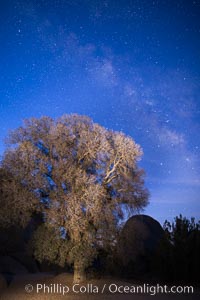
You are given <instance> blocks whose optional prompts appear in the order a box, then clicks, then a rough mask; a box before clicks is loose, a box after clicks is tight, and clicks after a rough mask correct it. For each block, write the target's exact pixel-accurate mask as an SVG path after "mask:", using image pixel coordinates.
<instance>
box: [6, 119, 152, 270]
mask: <svg viewBox="0 0 200 300" xmlns="http://www.w3.org/2000/svg"><path fill="white" fill-rule="evenodd" d="M8 144H9V147H8V149H7V151H6V153H5V156H4V160H3V167H4V168H5V169H7V170H9V172H11V173H12V175H13V176H14V177H16V178H17V179H18V180H19V181H20V182H21V183H23V186H24V187H26V189H27V190H28V191H32V194H33V195H34V196H35V197H37V198H38V199H40V205H41V210H42V211H43V213H44V219H45V222H46V224H49V225H50V226H51V227H54V228H56V229H59V228H63V229H64V230H65V232H66V240H68V241H70V245H71V248H70V250H69V257H68V259H69V260H70V261H71V262H74V261H77V260H78V261H79V262H80V263H81V264H83V265H84V266H87V265H88V263H90V262H91V260H92V259H93V257H94V255H95V253H96V248H97V247H96V246H97V244H98V245H101V246H105V245H106V244H109V243H111V242H113V240H114V239H115V233H116V228H117V224H118V223H119V220H120V219H121V220H123V218H124V217H125V216H126V217H127V213H129V214H132V213H133V212H135V211H136V210H140V209H142V208H143V207H144V206H145V205H146V204H147V199H148V192H147V191H146V189H145V188H144V183H143V171H142V170H140V169H138V167H137V161H138V159H139V158H140V156H141V155H142V151H141V148H140V147H139V146H138V145H137V144H135V142H134V141H133V140H132V138H130V137H127V136H125V135H124V134H123V133H121V132H113V131H109V130H106V129H105V128H103V127H101V126H100V125H98V124H95V123H93V122H92V120H91V119H90V118H88V117H85V116H78V115H65V116H63V117H61V118H59V119H57V120H56V121H54V120H52V119H51V118H48V117H42V118H40V119H29V120H26V121H25V124H24V126H23V127H20V128H19V129H17V130H15V131H14V132H13V133H11V134H10V137H9V141H8Z"/></svg>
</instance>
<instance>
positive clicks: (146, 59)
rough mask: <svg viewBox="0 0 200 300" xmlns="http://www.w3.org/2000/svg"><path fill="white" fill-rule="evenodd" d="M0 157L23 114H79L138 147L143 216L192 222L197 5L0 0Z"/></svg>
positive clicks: (197, 160) (199, 105) (197, 189)
mask: <svg viewBox="0 0 200 300" xmlns="http://www.w3.org/2000/svg"><path fill="white" fill-rule="evenodd" d="M0 45H1V46H0V66H1V72H0V128H1V130H0V155H2V154H3V151H4V149H5V144H4V139H5V137H6V136H7V135H8V132H9V130H10V129H14V128H17V127H18V126H20V125H21V124H22V120H23V119H25V118H29V117H40V116H42V115H48V116H51V117H59V116H61V115H63V114H68V113H78V114H84V115H88V116H90V117H91V118H92V119H93V120H94V121H95V122H98V123H99V124H101V125H103V126H105V127H106V128H108V129H113V130H117V131H123V132H124V133H125V134H127V135H130V136H131V137H132V138H133V139H134V140H135V141H136V142H137V143H138V144H140V145H141V147H142V148H143V151H144V155H143V158H142V160H141V162H140V166H141V167H142V168H144V169H145V171H146V186H147V187H148V189H149V191H150V194H151V197H150V204H149V206H148V207H147V208H146V209H145V213H146V214H150V215H151V216H152V217H154V218H156V219H157V220H159V221H160V222H161V223H163V222H164V220H165V219H168V220H170V221H171V220H173V218H174V217H175V216H176V215H179V214H180V213H182V214H183V215H184V216H186V217H189V218H190V217H191V216H194V217H195V218H196V219H199V218H200V199H199V194H200V156H199V147H200V134H199V132H200V0H195V1H192V0H187V1H186V0H182V1H181V0H176V1H172V0H154V1H152V0H105V1H104V0H32V1H30V0H24V1H23V0H21V1H20V0H19V1H17V0H1V1H0Z"/></svg>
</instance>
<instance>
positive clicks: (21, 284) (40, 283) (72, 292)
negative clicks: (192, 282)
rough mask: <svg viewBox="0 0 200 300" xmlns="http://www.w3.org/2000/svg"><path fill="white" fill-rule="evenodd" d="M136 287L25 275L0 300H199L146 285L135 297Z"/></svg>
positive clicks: (197, 292) (105, 280)
mask: <svg viewBox="0 0 200 300" xmlns="http://www.w3.org/2000/svg"><path fill="white" fill-rule="evenodd" d="M139 285H140V288H141V287H143V286H144V283H140V284H139ZM137 286H138V283H137V284H136V283H134V282H125V281H121V280H119V279H115V278H113V279H112V278H102V279H98V280H90V281H87V282H85V283H83V284H80V285H76V286H74V285H73V277H72V275H71V274H68V273H64V274H60V275H58V276H54V275H52V274H47V273H38V274H28V275H26V276H25V275H20V276H17V277H14V278H13V279H12V281H11V282H10V284H9V286H8V287H7V288H4V289H3V290H1V291H0V300H29V299H30V300H43V299H44V300H47V299H50V300H61V299H62V300H64V299H66V300H79V299H80V300H86V299H89V300H93V299H95V300H97V299H102V300H104V299H105V300H107V299H108V300H109V299H113V300H114V299H115V300H121V299H135V300H144V299H150V298H151V299H152V298H156V299H158V300H159V299H161V300H162V299H163V300H165V299H172V300H173V299H175V300H176V299H180V300H182V299H183V300H184V299H187V300H190V299H191V300H197V299H198V300H199V299H200V290H199V289H198V288H195V287H194V293H185V294H184V293H180V294H179V293H176V294H172V292H171V291H170V293H169V292H168V293H161V292H160V293H155V287H152V285H151V284H148V283H146V290H148V291H149V293H141V292H140V293H138V294H137V293H134V289H135V290H136V289H137ZM155 286H156V284H155ZM160 286H161V284H160ZM167 288H168V291H169V290H170V288H171V287H170V286H168V287H167ZM117 289H119V290H117ZM139 291H140V290H139ZM154 293H155V295H154Z"/></svg>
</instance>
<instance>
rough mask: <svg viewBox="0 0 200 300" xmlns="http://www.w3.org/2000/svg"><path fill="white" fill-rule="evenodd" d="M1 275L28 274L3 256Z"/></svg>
mask: <svg viewBox="0 0 200 300" xmlns="http://www.w3.org/2000/svg"><path fill="white" fill-rule="evenodd" d="M0 273H4V274H13V275H14V274H27V273H28V271H27V269H26V268H25V267H24V266H23V265H22V264H21V263H19V262H18V261H17V260H15V259H14V258H12V257H9V256H1V257H0Z"/></svg>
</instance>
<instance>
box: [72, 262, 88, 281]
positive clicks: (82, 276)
mask: <svg viewBox="0 0 200 300" xmlns="http://www.w3.org/2000/svg"><path fill="white" fill-rule="evenodd" d="M85 280H86V272H85V268H84V266H83V265H82V264H81V263H80V262H79V261H75V262H74V283H79V282H83V281H85Z"/></svg>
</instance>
